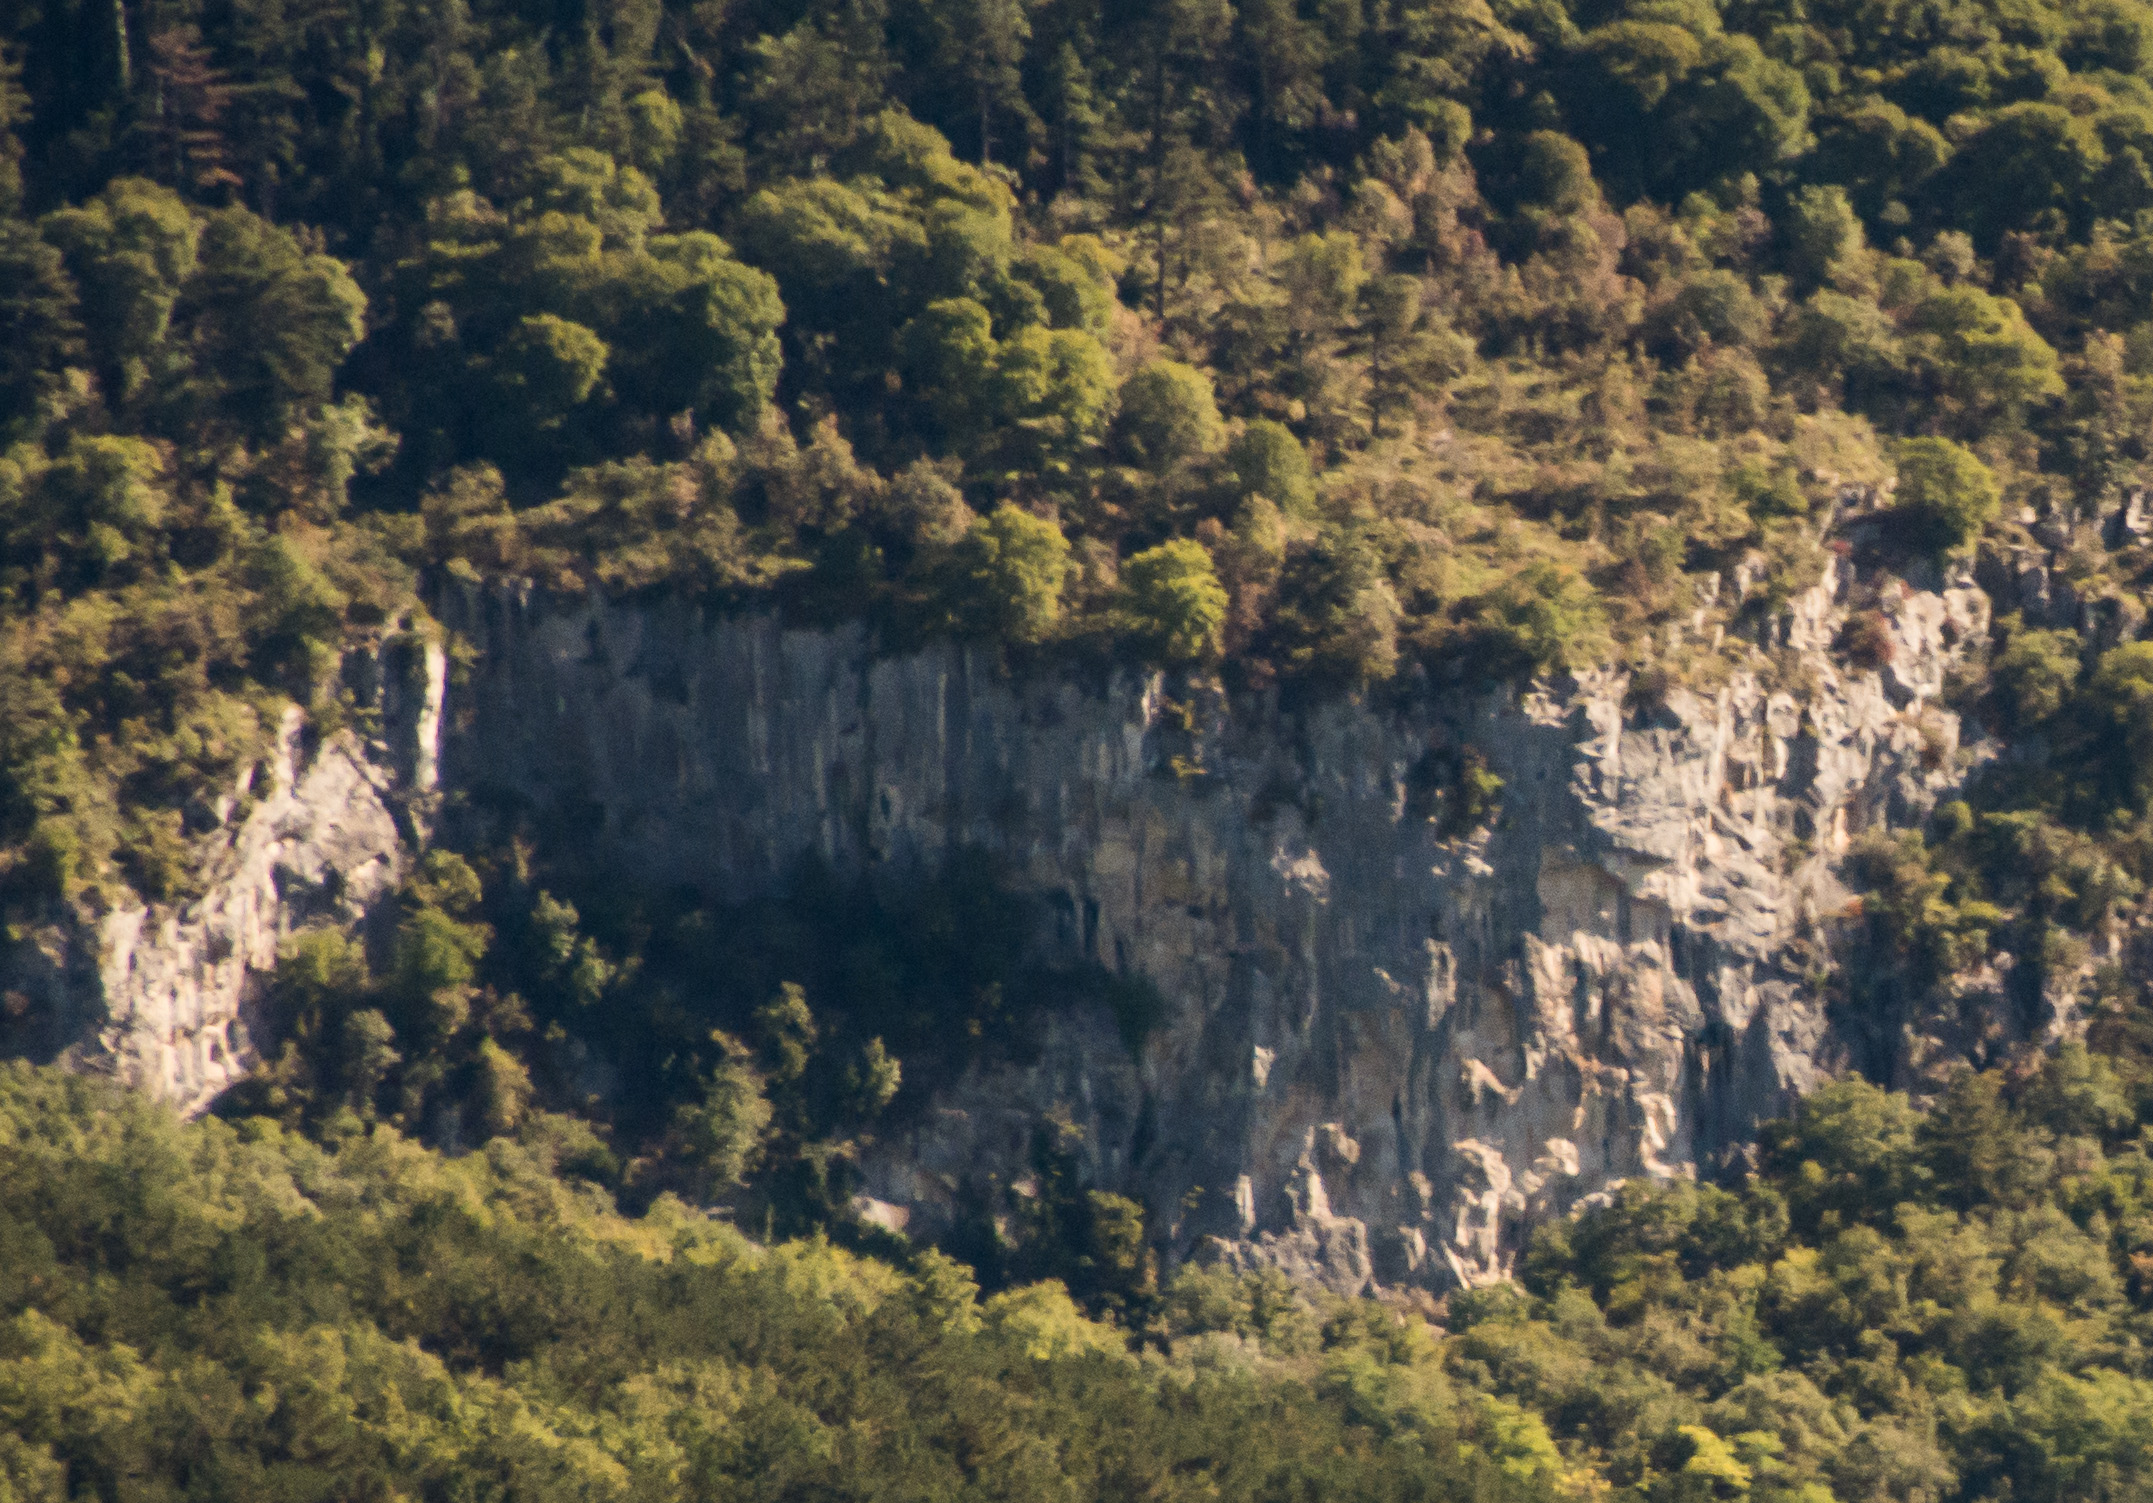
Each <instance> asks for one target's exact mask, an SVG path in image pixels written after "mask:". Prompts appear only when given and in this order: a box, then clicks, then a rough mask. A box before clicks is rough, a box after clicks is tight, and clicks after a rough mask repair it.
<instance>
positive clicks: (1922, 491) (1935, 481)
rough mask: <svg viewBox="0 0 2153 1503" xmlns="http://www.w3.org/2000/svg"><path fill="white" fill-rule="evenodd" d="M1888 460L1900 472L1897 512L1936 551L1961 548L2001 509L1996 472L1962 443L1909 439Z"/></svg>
mask: <svg viewBox="0 0 2153 1503" xmlns="http://www.w3.org/2000/svg"><path fill="white" fill-rule="evenodd" d="M1892 459H1893V461H1894V463H1895V464H1896V465H1897V467H1898V471H1899V488H1898V493H1897V494H1898V503H1899V507H1900V509H1901V510H1902V511H1903V512H1904V513H1905V514H1906V515H1907V516H1908V517H1909V518H1911V519H1912V520H1913V521H1914V522H1915V523H1916V524H1917V525H1918V526H1919V527H1920V528H1921V529H1922V531H1923V533H1924V535H1925V536H1927V537H1928V538H1930V539H1931V540H1933V543H1934V546H1936V547H1939V548H1946V549H1949V548H1962V547H1964V546H1965V545H1966V544H1968V543H1970V542H1972V541H1973V540H1974V539H1975V538H1976V537H1978V536H1980V533H1981V529H1982V528H1984V527H1986V526H1987V525H1988V524H1989V523H1990V522H1991V521H1993V520H1994V519H1995V517H1996V513H1997V512H1998V511H1999V510H2000V509H2001V508H2002V505H2003V490H2002V487H2001V486H2000V485H1999V484H1998V483H1997V480H1996V474H1995V472H1994V471H1993V470H1991V469H1990V468H1989V467H1988V466H1987V465H1985V464H1983V463H1982V462H1981V460H1980V459H1979V458H1978V457H1977V456H1976V455H1975V454H1974V452H1973V451H1972V450H1971V449H1968V448H1967V447H1966V446H1965V445H1964V444H1960V443H1955V442H1953V441H1952V440H1951V439H1948V438H1910V439H1907V440H1906V441H1905V442H1903V443H1901V444H1900V445H1899V446H1898V447H1897V449H1895V450H1894V451H1893V454H1892Z"/></svg>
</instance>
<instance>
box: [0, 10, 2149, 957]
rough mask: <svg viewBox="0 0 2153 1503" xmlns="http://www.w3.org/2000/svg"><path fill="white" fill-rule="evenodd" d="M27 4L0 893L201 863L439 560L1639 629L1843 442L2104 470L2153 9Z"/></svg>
mask: <svg viewBox="0 0 2153 1503" xmlns="http://www.w3.org/2000/svg"><path fill="white" fill-rule="evenodd" d="M0 58H4V59H5V71H4V73H0V79H4V83H0V426H4V431H0V446H4V447H0V528H4V532H0V697H4V698H5V700H6V702H7V703H8V704H9V705H10V707H11V709H12V711H13V713H11V714H10V716H9V717H8V723H7V725H6V726H5V727H4V728H0V889H4V903H5V906H6V909H7V912H8V914H9V915H10V916H11V918H10V921H11V922H23V921H26V920H29V919H33V918H34V917H35V916H36V914H37V913H39V912H40V911H42V910H43V908H44V906H45V905H48V904H50V903H53V902H56V901H89V902H93V903H94V902H98V901H102V900H104V899H106V898H109V897H111V896H113V895H115V894H117V893H119V892H121V891H122V890H125V889H128V888H132V889H133V890H135V891H138V892H142V893H146V894H148V895H150V896H153V897H179V896H184V895H185V893H186V890H187V887H188V883H189V880H190V869H189V863H188V861H187V859H186V843H187V836H188V815H187V810H188V806H189V802H190V800H192V799H195V798H196V797H197V796H198V795H199V794H201V793H202V791H203V790H204V789H205V788H209V787H212V786H215V787H222V786H226V785H228V783H229V780H230V778H231V776H232V774H233V773H234V771H235V769H237V768H239V767H243V766H244V765H246V763H247V762H248V760H249V759H250V758H251V757H252V756H254V755H255V754H256V753H257V752H258V751H259V749H260V747H261V745H262V742H263V739H264V735H265V732H264V727H265V725H268V724H272V723H273V722H274V718H275V713H274V712H275V706H276V705H278V704H280V703H283V702H287V701H298V702H300V703H302V704H307V705H310V706H311V707H312V708H313V709H314V710H315V712H316V718H317V722H318V723H319V722H323V721H325V720H326V719H327V718H329V717H333V716H334V715H335V713H336V709H337V707H336V705H335V703H334V701H335V697H336V692H337V686H336V679H335V674H334V671H333V668H334V663H335V660H336V656H337V652H338V650H339V648H340V647H341V646H342V645H343V643H344V642H346V641H347V640H349V638H350V637H351V636H352V635H354V634H357V635H364V634H367V633H369V632H372V631H375V630H377V629H379V628H381V627H382V626H383V625H384V624H385V623H394V622H397V621H399V620H402V619H405V618H407V617H409V616H411V615H412V614H413V613H415V612H420V611H422V606H421V604H420V602H421V600H422V598H423V596H424V594H425V585H424V581H425V580H426V579H428V578H430V577H437V575H438V573H439V572H440V571H446V572H450V573H457V574H470V573H473V572H476V573H478V574H512V575H516V576H520V577H527V578H532V579H535V580H537V581H538V582H540V583H541V584H545V585H560V586H569V587H575V586H581V585H592V584H595V585H598V586H602V587H604V588H608V589H613V590H634V589H639V588H645V587H653V586H660V585H663V586H666V587H669V588H674V589H691V590H695V591H698V592H702V593H704V594H706V595H709V596H711V597H712V598H715V599H720V600H731V601H737V602H741V603H743V604H748V603H755V602H763V603H767V604H774V605H777V606H780V607H782V608H783V609H785V610H787V611H789V612H792V613H794V614H796V615H801V616H806V617H809V618H815V617H828V616H830V615H858V614H868V615H871V616H873V617H874V618H875V619H876V620H877V621H878V622H879V623H880V624H881V626H882V628H883V629H884V630H885V631H886V632H887V633H889V634H890V635H891V639H892V640H901V639H903V638H904V637H906V636H907V635H914V636H916V635H917V634H920V633H938V632H961V633H966V634H969V635H973V636H976V637H980V638H983V639H986V640H990V641H994V642H997V643H1000V644H1002V645H1003V646H1005V647H1007V648H1008V649H1009V650H1010V651H1012V652H1013V653H1019V654H1023V653H1034V654H1036V653H1040V652H1048V653H1086V654H1093V655H1098V654H1119V655H1124V656H1127V657H1131V658H1135V659H1149V660H1151V661H1155V662H1168V663H1187V664H1193V665H1196V666H1198V667H1210V666H1212V665H1216V666H1217V668H1218V670H1219V671H1220V672H1221V673H1223V675H1224V676H1225V678H1226V680H1227V682H1228V684H1229V685H1230V686H1236V687H1260V686H1264V685H1268V684H1283V685H1284V686H1286V687H1287V688H1289V689H1297V690H1305V691H1308V692H1316V693H1332V692H1341V691H1346V690H1351V689H1352V688H1354V687H1356V686H1361V685H1372V686H1386V685H1388V686H1395V687H1398V688H1400V689H1404V690H1410V689H1411V688H1412V687H1413V686H1415V685H1419V684H1424V683H1428V682H1431V681H1434V682H1449V681H1457V680H1460V679H1463V680H1467V681H1484V680H1490V679H1502V678H1505V677H1511V676H1515V675H1518V674H1522V673H1527V672H1531V671H1535V670H1539V669H1551V668H1552V669H1560V668H1563V667H1565V666H1576V665H1583V664H1589V663H1599V662H1616V663H1627V664H1629V665H1630V666H1633V667H1635V668H1637V669H1640V670H1642V672H1641V673H1640V680H1639V681H1640V682H1641V683H1643V684H1646V685H1651V686H1657V689H1658V690H1659V691H1662V692H1663V691H1664V689H1665V688H1666V687H1667V686H1668V685H1669V684H1671V683H1672V682H1674V681H1676V680H1678V679H1680V678H1682V677H1684V676H1687V677H1691V678H1701V679H1707V680H1708V679H1709V678H1710V677H1711V676H1712V675H1713V674H1714V673H1715V672H1717V671H1719V670H1720V669H1721V668H1722V667H1723V666H1724V664H1725V660H1726V659H1727V658H1728V657H1729V656H1730V655H1735V656H1738V655H1739V654H1740V652H1741V651H1743V650H1745V649H1743V648H1742V647H1741V643H1742V641H1743V638H1742V635H1741V633H1740V631H1739V630H1737V631H1736V633H1735V634H1734V635H1733V636H1732V637H1731V638H1730V639H1729V640H1730V641H1732V642H1733V643H1734V644H1735V646H1734V647H1733V648H1730V649H1728V651H1727V652H1724V653H1718V654H1715V653H1713V652H1709V651H1703V650H1700V649H1698V648H1696V647H1695V646H1694V645H1692V646H1690V647H1686V648H1685V649H1684V650H1683V651H1682V652H1680V653H1670V652H1669V650H1668V648H1669V641H1670V632H1671V631H1672V630H1673V629H1674V628H1675V627H1676V626H1677V625H1680V624H1683V623H1689V622H1692V621H1693V620H1694V618H1695V613H1696V612H1697V611H1698V610H1699V609H1703V610H1705V611H1706V613H1707V616H1708V617H1710V618H1712V619H1713V620H1717V621H1722V622H1726V623H1728V624H1731V625H1734V626H1736V627H1737V628H1739V627H1741V626H1742V625H1743V623H1744V622H1745V621H1748V620H1750V619H1753V618H1754V617H1756V616H1757V615H1758V614H1759V613H1766V612H1769V611H1770V610H1771V609H1773V608H1774V607H1775V606H1776V604H1777V603H1778V602H1780V601H1782V600H1784V599H1785V598H1786V597H1787V595H1788V594H1789V593H1790V592H1792V591H1793V590H1795V589H1797V588H1799V587H1800V586H1801V585H1802V584H1803V583H1804V582H1805V581H1807V580H1808V579H1811V578H1813V577H1814V576H1815V573H1816V571H1817V570H1818V568H1819V567H1820V564H1821V560H1822V558H1823V557H1824V552H1823V550H1824V548H1825V547H1826V546H1827V545H1828V544H1830V543H1832V542H1833V541H1834V539H1832V538H1831V537H1829V536H1827V535H1826V533H1827V528H1826V527H1825V525H1824V524H1825V523H1826V521H1827V520H1828V518H1827V516H1826V513H1827V512H1828V511H1829V509H1830V507H1831V506H1832V505H1833V504H1834V502H1835V500H1836V499H1837V498H1838V497H1839V496H1840V495H1841V494H1842V493H1843V492H1846V491H1847V490H1848V489H1849V488H1871V490H1872V493H1873V488H1875V487H1878V486H1880V485H1883V484H1884V483H1885V482H1887V481H1894V482H1896V489H1895V490H1894V491H1892V492H1891V494H1892V496H1893V498H1894V504H1893V508H1892V513H1891V515H1892V518H1893V522H1894V526H1893V527H1892V528H1891V529H1890V530H1889V536H1888V539H1887V543H1888V546H1889V547H1890V548H1891V549H1892V550H1895V552H1896V554H1897V555H1900V556H1903V558H1905V559H1907V560H1918V559H1920V558H1922V557H1925V556H1933V555H1937V554H1948V553H1950V552H1952V551H1953V550H1965V549H1969V548H1973V547H1976V546H1980V545H1982V541H1983V539H1986V540H1987V544H1988V545H1989V546H2007V545H2009V544H2011V543H2012V542H2013V541H2014V540H2021V539H2023V537H2024V535H2025V534H2024V527H2025V526H2026V524H2027V521H2028V519H2029V518H2031V519H2034V520H2036V521H2037V520H2038V519H2039V518H2041V517H2045V516H2056V515H2061V514H2073V513H2077V512H2080V511H2086V510H2090V509H2098V508H2103V507H2107V506H2110V505H2113V504H2115V503H2116V501H2117V499H2118V498H2119V496H2120V495H2121V494H2122V492H2123V491H2124V490H2125V489H2126V488H2128V487H2130V486H2131V485H2133V484H2134V483H2135V482H2136V479H2137V476H2138V473H2139V468H2140V466H2141V465H2142V463H2143V461H2144V451H2145V442H2146V428H2147V422H2148V396H2147V392H2146V387H2145V374H2144V373H2145V371H2146V369H2147V368H2148V362H2149V361H2153V344H2149V341H2153V321H2149V320H2148V318H2147V316H2146V315H2147V312H2148V309H2147V306H2146V303H2145V296H2146V279H2147V277H2148V275H2149V273H2148V272H2147V270H2146V267H2147V265H2148V262H2149V257H2153V249H2149V248H2153V221H2148V220H2147V219H2146V218H2145V216H2146V215H2147V214H2149V213H2153V160H2149V158H2153V81H2149V73H2153V11H2149V10H2148V9H2146V8H2144V7H2142V6H2140V5H2138V4H2136V3H2134V0H2099V3H2086V4H2069V5H2064V4H2044V3H2039V0H2011V3H2002V0H1993V3H1991V0H1919V3H1912V0H1910V3H1896V0H1829V3H1817V4H1809V3H1795V0H1784V3H1781V0H1757V3H1748V0H1744V3H1741V4H1730V5H1727V6H1724V7H1722V6H1717V5H1714V4H1711V3H1709V0H1639V3H1637V4H1632V5H1627V6H1625V5H1618V4H1612V3H1600V0H1589V3H1588V0H1577V3H1574V4H1564V3H1559V0H1531V3H1522V0H1502V3H1501V4H1494V5H1491V4H1489V3H1485V0H1432V3H1416V0H1306V3H1293V0H1245V3H1241V4H1238V5H1236V4H1232V3H1228V0H1171V3H1163V4H1141V5H1136V4H1120V3H1116V0H1046V3H1030V0H847V3H821V0H817V3H796V0H788V3H784V4H776V3H750V0H739V3H725V0H694V3H686V0H618V3H602V0H590V3H587V4H586V3H578V0H547V3H541V0H305V3H296V0H295V3H291V4H284V3H269V0H22V3H17V4H13V5H10V6H8V7H7V10H6V15H5V18H4V19H0ZM1744 560H1748V561H1749V563H1750V564H1751V567H1749V568H1747V569H1745V570H1743V571H1742V578H1743V579H1744V580H1746V581H1748V582H1749V583H1748V588H1747V591H1746V593H1738V592H1737V591H1735V590H1731V589H1726V590H1722V589H1706V588H1702V587H1701V586H1702V583H1703V582H1705V581H1708V580H1717V579H1720V578H1721V577H1722V576H1725V577H1728V578H1732V575H1731V574H1730V573H1729V570H1730V568H1731V566H1732V565H1734V564H1736V563H1739V562H1742V561H1744ZM2139 567H2140V563H2139V560H2138V556H2137V555H2136V554H2135V553H2126V554H2125V555H2122V556H2110V555H2107V554H2104V553H2101V552H2100V551H2099V550H2094V552H2093V553H2092V554H2089V555H2087V556H2085V557H2074V558H2072V559H2070V560H2067V561H2066V563H2065V566H2064V572H2065V574H2066V575H2068V576H2069V577H2070V578H2071V579H2072V581H2073V584H2074V588H2076V589H2077V591H2078V593H2079V595H2080V597H2081V598H2084V599H2089V600H2097V599H2100V598H2103V597H2113V598H2114V599H2116V600H2117V601H2119V602H2122V603H2123V604H2124V605H2127V606H2129V607H2131V609H2133V610H2135V608H2136V607H2135V592H2134V586H2135V574H2136V571H2137V569H2138V568H2139ZM2141 614H2142V613H2141ZM2126 615H2128V613H2126ZM2129 619H2133V620H2134V619H2137V617H2135V616H2130V617H2129ZM1857 635H1858V634H1857ZM1702 640H1710V636H1709V633H1706V634H1705V636H1704V637H1703V638H1702ZM1854 645H1855V647H1856V648H1857V649H1858V647H1859V643H1858V642H1857V643H1855V644H1854ZM2115 645H2116V643H2115V642H2113V641H2110V642H2105V643H2100V644H2086V643H2077V642H2072V641H2064V640H2057V639H2053V638H2049V637H2045V636H2040V635H2037V634H2035V633H2032V632H2028V633H2026V634H2024V636H2023V638H2021V637H2018V636H2014V635H2013V634H2012V633H2011V632H2010V630H2009V628H2008V627H2006V628H2003V629H2000V631H1999V640H1998V642H1997V643H1996V644H1995V646H1996V649H1997V651H1998V652H1999V653H2000V654H2002V655H2003V656H2004V657H2005V658H2008V660H2009V661H2010V662H2011V663H2012V664H2013V665H2014V667H2013V669H2012V672H2013V674H2014V677H2013V678H2012V680H2011V683H2012V684H2014V685H2017V686H2018V687H2009V686H2005V687H2004V688H2002V689H2001V691H2000V694H1999V696H1998V697H1997V698H1996V699H1995V700H1994V702H1993V703H1991V704H1989V705H1987V706H1986V710H1985V713H1987V714H1988V716H1989V717H1990V718H1991V719H1993V720H1997V721H1999V722H2000V723H2004V724H2009V725H2014V726H2017V727H2019V728H2022V729H2032V728H2037V727H2039V726H2041V725H2042V724H2043V723H2045V722H2046V721H2048V720H2051V719H2054V718H2055V717H2056V716H2058V715H2061V716H2062V717H2063V719H2064V720H2065V721H2067V722H2069V723H2070V724H2072V725H2073V726H2076V725H2078V724H2079V723H2080V722H2081V721H2083V720H2085V719H2086V718H2087V717H2091V719H2092V720H2093V721H2096V722H2100V723H2102V724H2106V723H2107V721H2108V720H2109V719H2112V717H2113V716H2114V715H2116V714H2122V715H2124V717H2125V719H2126V720H2129V721H2130V723H2131V724H2132V725H2133V726H2135V725H2136V724H2137V721H2136V720H2135V719H2133V718H2132V717H2133V716H2136V715H2137V714H2138V713H2139V712H2138V711H2136V710H2133V709H2130V708H2128V706H2129V705H2135V704H2137V703H2138V702H2139V699H2140V698H2141V697H2142V696H2143V693H2144V689H2143V686H2144V685H2145V684H2146V683H2147V682H2149V681H2153V667H2149V666H2148V665H2147V664H2146V663H2143V662H2140V661H2139V660H2138V659H2137V658H2136V657H2135V656H2130V657H2126V658H2124V659H2119V660H2104V661H2103V662H2102V663H2099V664H2096V663H2095V662H2094V661H2093V659H2094V657H2095V655H2096V654H2095V648H2096V647H2109V648H2112V647H2114V646H2115ZM2095 668H2099V669H2100V671H2099V672H2097V673H2096V672H2094V671H2092V670H2094V669H2095ZM2081 669H2084V670H2086V671H2085V672H2084V674H2083V675H2081V671H2080V670H2081ZM2081 676H2083V677H2084V679H2085V680H2086V684H2085V694H2084V700H2085V702H2084V704H2081V703H2080V701H2079V697H2075V691H2077V690H2078V689H2079V684H2078V682H2077V681H2078V680H2079V679H2080V678H2081ZM2119 707H2120V708H2119ZM2081 710H2082V711H2083V714H2080V713H2079V712H2080V711H2081ZM2133 734H2134V735H2142V734H2144V733H2143V732H2142V731H2134V732H2133ZM2081 795H2082V796H2081ZM2140 795H2141V790H2140V789H2138V788H2137V787H2136V786H2135V785H2133V784H2131V780H2130V778H2129V777H2110V778H2108V779H2106V780H2105V781H2103V783H2102V786H2101V787H2099V788H2098V789H2092V790H2085V789H2075V788H2074V789H2062V790H2056V789H2050V790H2035V791H2032V792H2025V791H2021V792H2020V793H2017V794H2014V795H2013V796H2012V797H2013V801H2014V802H2015V804H2017V805H2019V806H2026V807H2031V806H2032V805H2038V806H2039V807H2040V808H2041V809H2042V810H2043V811H2044V813H2043V816H2042V817H2043V818H2048V817H2049V816H2050V815H2055V814H2058V813H2059V811H2060V812H2061V814H2062V816H2063V817H2064V821H2065V823H2067V824H2071V825H2073V826H2075V827H2078V828H2085V827H2088V826H2090V825H2098V824H2100V823H2101V822H2102V821H2103V820H2104V819H2105V818H2106V817H2107V815H2108V814H2109V813H2110V812H2111V811H2112V810H2114V809H2115V808H2118V807H2125V808H2129V809H2135V808H2136V807H2137V806H2138V805H2139V803H2140V802H2141V801H2142V800H2141V797H2140ZM2074 799H2075V802H2074ZM2066 805H2067V806H2069V807H2068V808H2065V807H2064V806H2066ZM1978 864H1979V862H1978V861H1976V860H1975V858H1974V857H1973V856H1971V855H1967V856H1966V857H1965V859H1963V860H1961V861H1959V862H1958V866H1959V867H1964V868H1968V869H1971V867H1972V866H1975V865H1978ZM1950 870H1951V880H1952V882H1954V883H1956V884H1957V885H1958V887H1962V888H1963V887H1965V886H1966V883H1965V881H1964V880H1963V879H1962V878H1961V876H1960V875H1959V872H1958V869H1957V868H1951V869H1950ZM1969 891H1970V889H1969ZM1982 901H1985V902H1989V903H1990V904H1991V905H1992V906H1999V907H2001V908H2004V909H2011V908H2012V907H2013V905H2012V903H2011V902H2010V901H2009V900H2008V898H2007V897H2006V898H2001V899H1999V898H1996V897H1995V896H1994V895H1990V896H1989V897H1986V898H1983V899H1982Z"/></svg>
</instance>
